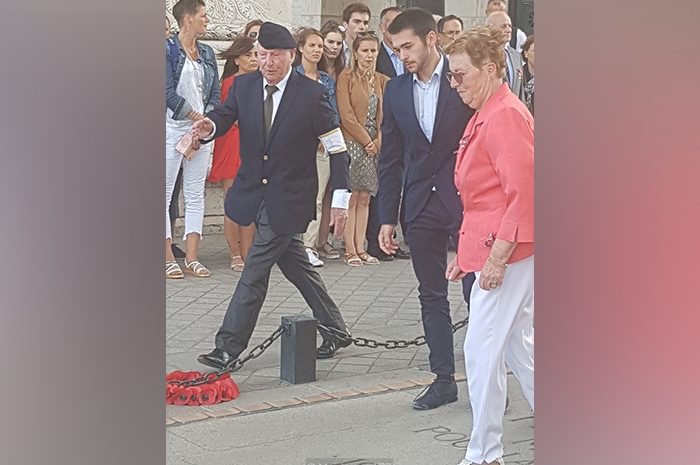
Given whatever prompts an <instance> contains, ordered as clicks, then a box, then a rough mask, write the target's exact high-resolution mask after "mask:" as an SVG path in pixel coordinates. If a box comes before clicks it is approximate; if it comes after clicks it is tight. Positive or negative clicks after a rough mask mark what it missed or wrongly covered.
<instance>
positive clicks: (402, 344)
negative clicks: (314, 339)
mask: <svg viewBox="0 0 700 465" xmlns="http://www.w3.org/2000/svg"><path fill="white" fill-rule="evenodd" d="M468 322H469V316H467V317H466V318H465V319H463V320H460V321H458V322H457V323H454V324H452V333H456V332H457V331H459V330H460V329H462V328H464V327H465V326H466V325H467V323H468ZM318 328H319V329H320V330H321V331H323V332H326V333H328V334H330V335H331V336H333V337H336V338H338V339H340V340H341V341H348V340H350V341H352V343H353V344H355V345H356V346H357V347H368V348H370V349H377V348H379V347H382V348H384V349H405V348H407V347H410V346H422V345H423V344H426V343H427V342H428V341H426V340H425V335H421V336H418V337H416V338H414V339H411V340H410V341H406V340H395V339H388V340H386V341H384V342H382V341H377V340H375V339H368V338H365V337H352V336H351V335H349V334H348V333H346V332H344V331H341V330H339V329H336V328H329V327H327V326H324V325H322V324H321V323H318Z"/></svg>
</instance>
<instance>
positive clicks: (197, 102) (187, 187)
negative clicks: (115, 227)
mask: <svg viewBox="0 0 700 465" xmlns="http://www.w3.org/2000/svg"><path fill="white" fill-rule="evenodd" d="M173 16H174V17H175V19H176V20H177V23H178V26H179V27H180V33H179V34H178V35H177V36H175V37H173V38H172V39H169V40H170V41H171V42H168V43H166V65H165V67H166V87H165V97H166V103H167V112H166V118H165V213H166V221H165V262H166V263H165V277H166V278H168V279H177V278H183V277H184V274H183V270H182V269H181V268H180V266H179V265H178V263H177V261H175V257H174V256H173V253H172V248H171V244H172V231H171V226H170V220H169V217H168V209H169V207H170V199H171V196H172V192H173V188H174V185H175V179H176V178H177V174H178V171H179V170H180V166H181V165H182V175H183V184H182V190H183V194H184V197H185V231H184V236H183V239H184V240H186V257H185V263H184V264H185V272H187V273H189V274H192V275H194V276H197V277H200V278H206V277H209V276H211V273H210V271H209V270H208V269H207V268H206V267H205V266H204V265H202V264H201V263H200V262H199V259H198V257H197V252H198V249H199V241H200V238H201V236H202V223H203V222H204V183H205V180H206V175H207V169H208V167H209V153H210V146H209V145H202V146H200V145H199V142H198V141H195V142H194V144H195V146H194V147H195V148H197V150H196V152H195V153H194V154H192V156H191V158H190V159H186V158H185V157H183V155H182V154H180V153H179V152H177V151H176V150H175V146H176V145H177V142H178V141H179V140H180V139H181V138H182V137H183V136H184V135H185V134H186V133H188V132H189V131H190V129H191V127H192V123H193V122H194V121H197V120H199V119H201V118H202V117H203V114H204V112H205V111H208V110H210V109H211V108H213V107H214V105H216V104H218V103H219V99H220V95H221V89H220V87H219V86H220V85H219V79H218V70H217V65H216V58H215V56H214V50H212V48H211V47H209V46H208V45H205V44H201V43H199V42H197V37H198V36H201V35H203V34H204V33H205V32H206V31H207V23H209V18H208V17H207V13H206V7H205V6H204V2H203V1H202V0H179V1H178V2H177V3H176V4H175V6H174V7H173Z"/></svg>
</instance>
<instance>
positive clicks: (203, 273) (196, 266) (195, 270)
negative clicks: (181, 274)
mask: <svg viewBox="0 0 700 465" xmlns="http://www.w3.org/2000/svg"><path fill="white" fill-rule="evenodd" d="M185 273H189V274H191V275H194V276H196V277H198V278H208V277H209V276H211V271H209V270H208V269H207V267H206V266H204V265H202V264H201V263H199V260H193V261H191V262H187V259H185Z"/></svg>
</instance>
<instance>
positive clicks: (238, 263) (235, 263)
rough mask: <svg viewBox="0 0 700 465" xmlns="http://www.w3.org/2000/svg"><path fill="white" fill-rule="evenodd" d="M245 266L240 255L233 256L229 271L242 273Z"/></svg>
mask: <svg viewBox="0 0 700 465" xmlns="http://www.w3.org/2000/svg"><path fill="white" fill-rule="evenodd" d="M244 266H245V262H244V261H243V257H241V256H240V255H234V256H233V257H231V269H232V270H233V271H241V272H242V271H243V267H244Z"/></svg>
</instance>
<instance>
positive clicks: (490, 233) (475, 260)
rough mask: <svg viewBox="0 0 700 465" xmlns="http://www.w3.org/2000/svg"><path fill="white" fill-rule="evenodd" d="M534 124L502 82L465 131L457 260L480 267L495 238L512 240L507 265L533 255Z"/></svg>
mask: <svg viewBox="0 0 700 465" xmlns="http://www.w3.org/2000/svg"><path fill="white" fill-rule="evenodd" d="M534 145H535V122H534V119H533V118H532V115H531V114H530V112H529V111H528V109H527V108H526V107H525V105H524V104H523V103H522V102H521V101H520V100H519V99H518V97H517V96H516V95H515V94H513V93H512V92H511V91H510V89H509V88H508V85H507V84H503V85H501V87H499V88H498V89H497V90H496V92H495V93H494V94H493V95H492V96H491V97H489V99H488V100H487V101H486V102H485V103H484V105H483V107H482V108H481V109H480V110H479V111H477V112H476V113H475V114H474V116H473V117H472V118H471V120H470V121H469V124H468V125H467V127H466V129H465V130H464V137H463V138H462V140H461V141H460V144H459V149H458V151H457V163H456V165H455V185H456V186H457V190H458V191H459V194H460V198H461V199H462V205H463V207H464V217H463V220H462V227H461V228H460V231H459V234H460V236H459V249H458V252H457V264H458V265H459V267H460V269H461V270H462V271H465V272H469V271H479V270H481V268H482V267H483V265H484V262H485V261H486V258H487V257H488V255H489V252H490V251H491V249H490V247H491V245H492V243H493V240H494V239H504V240H506V241H510V242H517V244H518V245H517V246H516V248H515V250H514V251H513V254H512V255H511V257H510V259H509V260H508V263H513V262H517V261H519V260H522V259H524V258H527V257H529V256H531V255H533V254H534V253H535V179H534V178H535V172H534V171H535V147H534Z"/></svg>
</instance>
